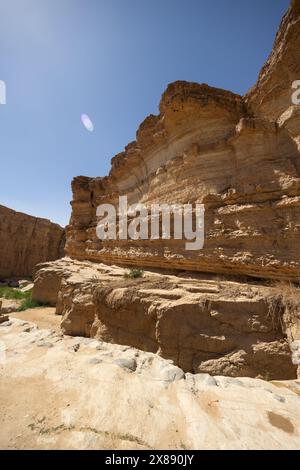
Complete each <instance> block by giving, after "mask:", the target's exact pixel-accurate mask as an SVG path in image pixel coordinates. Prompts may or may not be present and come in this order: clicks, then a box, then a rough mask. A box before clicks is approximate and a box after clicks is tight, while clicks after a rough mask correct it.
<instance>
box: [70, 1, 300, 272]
mask: <svg viewBox="0 0 300 470" xmlns="http://www.w3.org/2000/svg"><path fill="white" fill-rule="evenodd" d="M299 51H300V6H299V0H297V1H294V2H292V6H291V8H290V10H289V11H288V13H287V15H286V16H285V17H284V19H283V21H282V24H281V28H280V31H279V33H278V35H277V38H276V41H275V45H274V50H273V52H272V54H271V56H270V58H269V60H268V62H267V64H266V65H265V66H264V68H263V70H262V72H261V74H260V77H259V80H258V83H257V85H256V86H255V87H254V88H253V89H252V90H251V91H250V92H249V93H248V94H247V95H246V96H245V97H241V96H238V95H236V94H233V93H231V92H228V91H224V90H219V89H215V88H212V87H209V86H208V85H199V84H196V83H187V82H175V83H173V84H171V85H169V86H168V88H167V90H166V92H165V93H164V94H163V96H162V99H161V102H160V106H159V111H160V112H159V115H158V116H153V115H151V116H149V117H148V118H147V119H146V120H145V121H144V122H143V123H142V125H141V126H140V128H139V130H138V132H137V138H136V141H135V142H132V143H130V144H129V145H128V146H127V147H126V149H125V151H124V152H122V153H121V154H119V155H117V156H116V157H114V158H113V159H112V168H111V171H110V174H109V176H108V177H105V178H88V177H77V178H75V179H74V181H73V183H72V189H73V201H72V218H71V222H70V225H69V227H68V229H67V245H66V253H67V254H68V255H69V256H71V257H72V258H76V259H80V260H83V259H88V260H91V261H96V262H97V261H99V262H105V263H118V264H123V265H127V266H129V265H130V266H141V267H156V268H167V269H169V268H174V269H184V270H189V271H201V272H214V273H215V272H218V273H223V274H225V273H226V274H244V275H249V276H255V277H260V278H277V279H290V280H297V279H298V277H299V269H300V256H299V250H298V248H297V247H298V244H299V241H300V205H299V203H300V154H299V148H298V144H299V129H300V121H299V108H300V107H299V106H294V105H292V101H291V99H292V92H293V90H292V82H293V81H294V80H296V79H299V80H300V56H299V54H300V52H299ZM124 195H126V196H127V197H128V202H129V204H133V203H143V204H145V205H146V207H147V208H148V209H149V211H150V207H151V205H152V204H164V203H167V204H180V205H183V204H187V203H190V204H193V205H195V204H197V203H199V204H200V203H201V204H204V207H205V244H204V249H203V250H200V251H196V252H195V251H187V250H186V249H185V241H184V240H174V239H171V240H152V241H151V242H149V241H147V240H135V241H131V240H126V241H124V240H119V239H117V240H106V241H101V240H99V238H98V237H97V234H96V225H97V217H96V209H97V207H98V206H99V205H100V204H103V203H105V204H106V203H110V204H113V205H114V206H116V207H117V206H118V199H119V196H124Z"/></svg>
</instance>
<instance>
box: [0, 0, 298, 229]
mask: <svg viewBox="0 0 300 470" xmlns="http://www.w3.org/2000/svg"><path fill="white" fill-rule="evenodd" d="M288 5H289V1H288V0H251V1H246V0H214V1H210V0H0V80H4V81H5V82H6V84H7V104H6V105H5V106H3V105H2V106H1V105H0V160H1V165H0V175H1V179H0V204H3V205H6V206H8V207H11V208H13V209H16V210H19V211H23V212H27V213H29V214H33V215H37V216H41V217H46V218H50V219H51V220H53V221H55V222H58V223H60V224H62V225H65V224H66V223H67V222H68V220H69V216H70V205H69V201H70V200H71V189H70V184H71V180H72V178H73V177H74V176H77V175H87V176H102V175H103V176H104V175H105V174H107V172H108V171H109V167H110V159H111V157H113V156H114V155H115V154H116V153H118V152H120V151H122V149H123V147H124V146H125V145H127V143H128V142H130V141H132V140H134V138H135V132H136V129H137V127H138V125H139V124H140V123H141V122H142V121H143V119H144V118H145V117H146V116H147V115H148V114H150V113H157V107H158V103H159V99H160V95H161V94H162V92H163V91H164V89H165V88H166V86H167V84H168V83H170V82H172V81H175V80H188V81H196V82H200V83H202V82H204V83H208V84H210V85H212V86H216V87H220V88H225V89H229V90H232V91H234V92H237V93H241V94H243V93H245V92H246V91H247V89H248V88H249V87H250V86H252V85H253V84H254V83H255V81H256V78H257V75H258V73H259V70H260V68H261V66H262V65H263V63H264V62H265V60H266V58H267V56H268V55H269V52H270V51H271V47H272V44H273V41H274V37H275V33H276V30H277V28H278V26H279V22H280V19H281V17H282V15H283V13H284V12H285V11H286V10H287V8H288ZM82 113H87V114H88V115H89V116H90V117H91V119H92V120H93V123H94V126H95V130H94V132H93V133H90V132H88V131H87V130H86V129H85V128H84V127H83V125H82V124H81V121H80V116H81V114H82Z"/></svg>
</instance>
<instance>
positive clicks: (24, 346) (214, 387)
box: [0, 319, 300, 450]
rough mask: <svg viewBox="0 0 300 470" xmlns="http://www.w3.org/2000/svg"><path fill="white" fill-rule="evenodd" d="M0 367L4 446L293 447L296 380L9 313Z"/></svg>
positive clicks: (2, 329) (1, 332) (298, 416)
mask: <svg viewBox="0 0 300 470" xmlns="http://www.w3.org/2000/svg"><path fill="white" fill-rule="evenodd" d="M0 373H1V381H0V448H1V449H125V450H126V449H127V450H129V449H130V450H133V449H136V450H143V449H145V450H149V449H155V450H159V449H176V450H187V449H191V450H192V449H223V450H225V449H242V450H245V449H274V450H280V449H299V447H300V432H299V429H300V413H299V410H300V407H299V404H300V396H299V395H300V384H299V381H290V382H275V383H267V382H264V381H262V380H257V379H256V380H254V379H249V378H239V379H228V378H224V377H211V376H210V375H208V374H196V375H191V374H184V372H183V371H182V370H181V369H179V368H177V367H175V366H174V365H173V364H172V363H170V362H169V361H166V360H164V359H162V358H160V357H158V356H156V355H154V354H151V353H145V352H143V351H140V350H137V349H133V348H128V347H121V346H116V345H110V344H107V343H104V342H101V341H96V340H90V339H86V338H70V337H62V335H60V334H58V333H56V332H55V331H51V330H45V329H38V328H37V327H36V326H35V325H34V324H31V323H28V322H24V321H21V320H15V319H11V321H10V322H8V323H3V324H2V325H0ZM8 391H9V393H8ZM254 429H255V432H253V430H254Z"/></svg>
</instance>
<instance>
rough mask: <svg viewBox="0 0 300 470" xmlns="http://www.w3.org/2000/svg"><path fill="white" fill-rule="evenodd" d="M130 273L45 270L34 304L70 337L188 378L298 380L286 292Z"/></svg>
mask: <svg viewBox="0 0 300 470" xmlns="http://www.w3.org/2000/svg"><path fill="white" fill-rule="evenodd" d="M125 273H126V270H124V269H123V268H119V267H115V266H111V267H108V266H107V265H103V264H96V263H91V262H87V261H86V262H80V261H72V260H70V259H62V260H58V261H56V262H54V263H45V264H44V265H41V266H40V269H39V271H38V272H37V275H36V278H35V285H34V290H33V299H34V300H36V301H43V302H44V301H47V302H48V303H52V304H53V305H56V312H57V313H58V314H60V315H62V323H61V327H62V332H63V333H64V334H67V335H71V336H85V337H92V338H96V339H99V340H102V341H106V342H110V343H114V344H122V345H128V346H132V347H135V348H138V349H142V350H144V351H149V352H152V353H157V354H159V355H160V356H162V357H164V358H166V359H170V360H172V361H173V362H174V364H176V365H177V366H179V367H180V368H182V369H183V370H184V371H185V372H192V373H199V372H202V373H209V374H212V375H224V376H231V377H242V376H243V377H261V378H268V379H292V378H296V377H297V366H296V365H293V363H292V351H291V347H290V345H291V344H292V342H293V341H294V339H295V334H296V333H297V332H296V329H297V324H298V323H297V322H298V321H299V319H297V317H295V318H294V319H293V318H291V313H292V312H290V315H289V312H285V308H284V307H285V306H284V305H283V302H281V301H280V300H282V298H279V297H280V296H279V295H278V287H269V286H262V285H261V284H257V283H254V282H253V283H252V284H250V283H243V282H237V281H236V282H234V281H231V282H229V281H226V280H223V281H222V280H218V279H213V277H212V278H211V279H208V278H207V276H206V278H204V279H203V278H201V276H199V277H198V278H197V277H196V276H195V275H194V276H193V277H190V276H184V275H182V276H180V275H178V276H174V275H173V276H172V275H166V274H159V273H153V272H147V271H146V272H145V273H144V276H143V278H141V279H135V280H131V279H126V278H124V274H125ZM298 297H299V298H300V295H299V294H298ZM289 298H291V296H289ZM276 299H277V300H276ZM286 303H287V304H288V300H287V302H286ZM299 305H300V302H299ZM294 333H295V334H294ZM299 334H300V331H299ZM299 339H300V336H299Z"/></svg>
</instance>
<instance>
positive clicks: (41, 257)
mask: <svg viewBox="0 0 300 470" xmlns="http://www.w3.org/2000/svg"><path fill="white" fill-rule="evenodd" d="M64 243H65V234H64V230H63V229H62V228H61V227H60V226H59V225H57V224H53V223H52V222H50V221H49V220H46V219H40V218H37V217H32V216H29V215H27V214H23V213H21V212H15V211H13V210H11V209H8V208H7V207H4V206H0V279H1V278H3V279H4V278H11V277H19V278H22V277H31V276H33V274H34V271H35V266H36V264H38V263H42V262H44V261H52V260H56V259H58V258H61V257H62V256H63V255H64Z"/></svg>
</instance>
